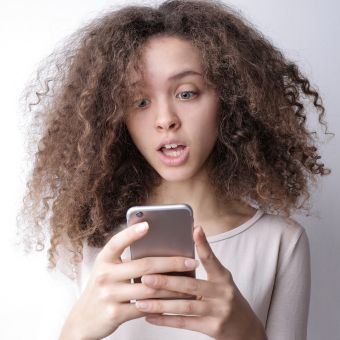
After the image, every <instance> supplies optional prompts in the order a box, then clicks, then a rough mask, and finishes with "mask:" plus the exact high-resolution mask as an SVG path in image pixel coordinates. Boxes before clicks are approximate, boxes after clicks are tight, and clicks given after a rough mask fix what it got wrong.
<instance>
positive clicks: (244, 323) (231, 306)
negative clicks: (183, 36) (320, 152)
mask: <svg viewBox="0 0 340 340" xmlns="http://www.w3.org/2000/svg"><path fill="white" fill-rule="evenodd" d="M143 57H144V63H145V74H144V76H145V78H144V83H143V86H142V88H143V93H142V92H140V93H137V98H135V99H136V101H134V103H137V104H138V105H136V106H133V107H132V108H131V110H130V112H129V115H128V118H127V120H126V124H127V127H128V130H129V133H130V135H131V137H132V139H133V141H134V143H135V145H136V146H137V148H138V149H139V150H140V152H141V153H142V154H143V156H144V157H145V159H146V160H147V161H148V162H149V163H150V164H151V165H152V166H153V168H154V169H155V170H156V171H157V172H158V173H159V175H160V176H161V177H162V179H163V182H162V184H161V186H160V187H158V188H157V190H155V191H154V192H153V193H152V195H151V196H150V198H149V201H148V202H146V204H148V203H149V204H162V203H168V204H169V203H182V202H186V203H189V204H190V205H191V206H192V207H193V210H194V216H195V222H196V224H202V227H200V226H198V225H196V227H195V229H194V233H193V238H194V242H195V246H196V249H197V254H198V256H199V260H200V263H201V264H202V265H203V267H204V269H205V271H206V273H207V280H200V279H194V278H190V277H185V276H169V275H165V274H161V273H166V272H174V271H188V270H192V269H194V268H196V267H197V264H198V263H196V262H195V261H193V262H194V263H193V266H191V267H186V266H185V260H191V261H192V259H186V258H183V257H178V256H174V257H149V258H142V259H138V260H132V261H126V262H123V261H122V260H121V255H122V253H123V251H124V249H125V248H126V247H128V246H129V245H130V244H132V243H133V242H135V241H136V240H137V239H139V238H141V237H143V236H145V235H146V233H147V229H146V230H144V231H141V232H137V227H138V226H140V225H141V224H136V225H132V226H130V227H128V228H126V229H124V230H122V231H120V232H119V233H117V234H115V235H114V236H113V237H112V238H111V240H110V241H109V242H108V243H107V244H106V245H105V247H104V248H103V249H102V250H101V251H100V253H99V254H98V256H97V258H96V260H95V264H94V267H93V270H92V272H91V275H90V279H89V281H88V284H87V286H86V288H85V290H84V292H83V293H82V295H81V296H80V298H79V300H78V301H77V302H76V304H75V305H74V307H73V308H72V310H71V312H70V315H69V317H68V318H67V320H66V323H65V325H64V327H63V330H62V334H61V337H60V339H63V340H65V339H74V338H77V339H88V340H90V339H91V340H92V339H101V338H103V337H106V336H108V335H110V334H112V333H113V332H114V331H115V330H116V329H117V328H118V327H119V326H120V325H121V324H123V323H124V322H126V321H128V320H131V319H135V318H140V317H146V321H148V322H150V323H152V324H154V325H161V326H168V327H175V328H184V329H189V330H194V331H197V332H201V333H204V334H207V335H208V336H210V337H212V338H214V339H217V340H246V339H247V340H252V339H254V340H255V339H261V340H262V339H267V338H266V335H265V331H264V328H263V325H262V324H261V322H260V320H259V319H258V318H257V316H256V314H255V313H254V312H253V310H252V309H251V307H250V305H249V304H248V302H247V301H246V299H245V298H244V297H243V296H242V294H241V293H240V291H239V290H238V288H237V286H236V285H235V283H234V281H233V278H232V274H231V273H230V271H229V270H228V269H227V268H225V267H224V266H223V265H222V264H221V263H220V262H219V260H218V259H217V257H216V256H215V255H214V253H213V251H212V250H211V248H210V245H209V243H208V241H207V239H206V235H208V234H211V235H213V234H216V233H220V232H223V231H226V230H229V229H232V228H233V227H235V226H238V225H239V224H241V223H243V222H244V221H246V220H247V219H249V218H250V217H251V216H252V215H253V214H254V209H253V208H251V207H249V206H246V205H245V204H242V203H241V202H238V201H233V202H230V204H228V205H227V206H225V205H221V204H220V203H219V202H218V200H217V199H216V197H215V195H214V193H213V189H212V188H211V187H210V185H209V181H208V177H207V176H208V175H207V169H208V167H209V162H208V157H209V155H210V153H211V150H212V148H213V146H214V143H215V142H216V138H217V112H218V104H219V103H218V98H217V96H216V94H215V92H214V90H213V89H212V88H209V87H208V86H206V84H204V83H203V81H202V78H201V77H199V76H192V75H191V76H186V77H185V78H181V79H176V80H171V81H169V77H171V76H172V75H174V74H178V73H180V72H181V71H183V70H184V69H192V70H195V71H197V72H199V73H201V72H202V69H201V64H200V56H199V51H197V50H196V49H195V48H194V46H192V45H191V44H190V43H188V42H185V41H182V40H180V39H177V38H173V37H172V38H153V39H151V40H150V41H149V42H148V43H147V44H146V46H145V50H144V54H143ZM131 76H132V78H133V77H134V76H135V75H133V74H132V75H131ZM137 80H139V79H136V78H135V79H133V81H137ZM185 91H194V92H197V95H195V96H187V95H186V94H187V92H185ZM138 95H139V96H138ZM183 98H185V99H183ZM144 99H145V100H144ZM141 103H142V104H141ZM139 106H143V109H141V108H140V107H139ZM166 137H173V138H179V139H180V140H181V141H182V140H183V141H184V142H185V143H186V145H187V146H188V147H189V151H190V153H189V158H188V160H187V162H186V163H184V164H183V165H181V166H178V167H168V166H165V165H164V164H163V163H162V162H160V160H159V155H158V154H157V151H156V149H157V146H158V145H159V143H160V142H162V141H163V140H164V138H166ZM197 222H198V223H197ZM136 277H142V283H140V284H139V283H138V284H131V283H130V279H131V278H136ZM188 296H195V297H196V299H190V300H188V299H181V298H183V297H188ZM160 297H162V298H163V299H162V300H159V299H157V298H160ZM170 297H176V298H177V299H176V300H173V299H169V300H167V299H166V298H170ZM134 299H138V300H144V301H137V302H136V303H135V304H133V303H130V300H134ZM142 302H143V303H144V305H143V304H142ZM162 313H174V314H180V315H175V316H174V315H162Z"/></svg>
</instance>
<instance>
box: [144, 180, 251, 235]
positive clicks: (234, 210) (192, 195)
mask: <svg viewBox="0 0 340 340" xmlns="http://www.w3.org/2000/svg"><path fill="white" fill-rule="evenodd" d="M178 203H187V204H189V205H190V206H191V207H192V209H193V213H194V224H195V225H201V226H202V228H203V229H204V231H205V233H206V235H207V236H210V235H216V234H219V233H222V232H224V231H227V230H231V229H233V228H235V227H237V226H239V225H240V224H242V223H244V222H245V221H246V220H248V219H249V218H250V217H252V216H253V215H254V213H255V211H256V209H254V208H252V207H251V206H249V205H248V204H246V203H244V202H242V201H241V200H230V201H228V202H221V200H219V199H218V197H216V194H215V192H214V190H213V188H212V186H211V184H210V183H209V181H208V179H207V178H200V179H195V180H189V181H183V182H166V181H164V182H163V183H162V184H161V185H160V186H158V187H157V188H156V189H155V190H154V192H153V193H152V195H151V196H150V197H149V199H148V200H147V202H146V204H178Z"/></svg>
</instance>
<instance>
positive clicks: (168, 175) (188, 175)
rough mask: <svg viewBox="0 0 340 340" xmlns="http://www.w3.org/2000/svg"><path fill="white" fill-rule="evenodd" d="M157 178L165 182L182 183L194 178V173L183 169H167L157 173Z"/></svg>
mask: <svg viewBox="0 0 340 340" xmlns="http://www.w3.org/2000/svg"><path fill="white" fill-rule="evenodd" d="M158 174H159V176H160V177H162V179H163V180H164V181H167V182H184V181H187V180H190V179H192V178H193V177H194V175H195V174H194V173H193V172H191V171H188V170H187V171H185V170H184V169H179V168H177V169H174V168H173V169H171V168H170V169H167V170H163V171H159V172H158Z"/></svg>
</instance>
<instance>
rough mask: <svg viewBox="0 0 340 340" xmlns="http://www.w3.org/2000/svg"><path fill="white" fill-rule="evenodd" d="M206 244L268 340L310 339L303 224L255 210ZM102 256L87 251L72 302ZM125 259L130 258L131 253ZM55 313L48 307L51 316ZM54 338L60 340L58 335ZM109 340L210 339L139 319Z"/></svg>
mask: <svg viewBox="0 0 340 340" xmlns="http://www.w3.org/2000/svg"><path fill="white" fill-rule="evenodd" d="M208 241H209V243H210V245H211V248H212V250H213V251H214V253H215V255H216V256H217V258H218V259H219V260H220V262H221V263H222V264H223V265H224V266H225V267H226V268H227V269H228V270H230V272H231V273H232V276H233V279H234V282H235V284H236V285H237V287H238V288H239V290H240V292H241V293H242V294H243V296H244V297H245V298H246V299H247V301H248V302H249V304H250V306H251V307H252V309H253V311H254V312H255V313H256V315H257V316H258V318H259V319H260V320H261V321H262V323H263V325H264V326H265V329H266V333H267V336H268V339H269V340H305V339H307V321H308V312H309V301H310V288H311V272H310V250H309V241H308V237H307V234H306V232H305V229H304V228H303V227H302V226H301V225H300V224H298V223H297V222H296V221H294V220H292V219H286V218H283V217H281V216H274V215H270V214H266V213H264V212H263V211H261V210H257V212H256V214H255V215H254V216H253V217H252V218H251V219H250V220H248V221H247V222H245V223H243V224H242V225H240V226H238V227H237V228H234V229H232V230H229V231H226V232H224V233H221V234H218V235H213V236H209V237H208ZM99 251H100V249H96V248H92V247H88V246H87V245H85V246H84V261H83V263H82V266H81V271H80V277H79V280H78V282H77V283H76V282H74V285H75V286H74V287H73V288H72V289H71V288H70V289H71V290H72V291H71V290H70V295H71V294H74V295H75V296H74V302H75V300H76V299H77V298H78V297H79V295H80V294H81V292H82V291H83V290H84V289H85V286H86V283H87V280H88V278H89V275H90V272H91V269H92V266H93V262H94V260H95V258H96V255H97V254H98V252H99ZM122 258H129V250H128V248H127V249H126V250H125V252H124V253H123V255H122ZM196 258H198V256H197V253H196ZM196 277H197V278H199V279H206V272H205V271H204V268H203V266H202V265H200V266H199V267H198V268H197V270H196ZM71 304H72V303H71ZM71 304H70V305H71ZM53 308H54V307H53V306H50V310H51V311H52V309H53ZM66 312H68V310H67V309H66V308H64V312H62V311H60V314H59V321H58V322H57V321H55V320H54V321H52V319H51V320H50V321H47V322H45V326H46V327H48V329H49V331H50V332H49V339H52V337H51V329H53V327H51V323H52V322H54V324H55V325H56V324H58V327H60V326H61V325H62V324H63V320H64V319H65V318H66V317H67V314H68V313H67V314H65V313H66ZM55 315H56V314H55ZM48 325H49V326H48ZM58 327H57V326H55V327H54V328H55V329H58ZM41 334H43V332H42V333H41ZM47 334H48V333H47ZM55 339H58V334H56V337H55ZM105 339H109V340H116V339H117V340H118V339H119V340H159V339H163V340H173V339H181V340H182V339H183V340H191V339H192V340H203V339H204V340H206V339H211V338H210V337H208V336H207V335H205V334H202V333H198V332H193V331H189V330H184V329H176V328H170V327H161V326H156V325H152V324H149V323H148V322H146V321H145V320H144V318H139V319H135V320H130V321H128V322H125V323H124V324H122V325H121V326H120V327H119V328H118V329H117V330H116V331H115V332H114V333H113V334H111V335H110V336H109V337H106V338H105Z"/></svg>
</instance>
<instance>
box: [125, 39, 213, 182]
mask: <svg viewBox="0 0 340 340" xmlns="http://www.w3.org/2000/svg"><path fill="white" fill-rule="evenodd" d="M142 57H143V62H144V68H143V71H144V75H143V79H139V78H138V77H137V76H136V74H133V73H132V74H131V75H130V77H131V82H132V83H135V82H138V86H137V88H136V92H135V95H134V97H133V98H132V105H131V106H130V109H129V112H128V115H127V118H126V126H127V129H128V131H129V133H130V136H131V138H132V140H133V142H134V143H135V145H136V147H137V148H138V149H139V151H140V152H141V154H142V155H143V156H144V157H145V159H146V160H147V161H148V163H149V164H150V165H151V166H152V167H153V168H154V169H155V170H156V171H157V172H158V174H159V175H160V176H161V177H162V178H163V179H164V180H166V181H185V180H189V179H193V178H195V177H197V176H200V175H202V174H204V173H205V174H206V166H207V159H208V157H209V155H210V153H211V151H212V149H213V147H214V145H215V142H216V139H217V131H218V128H217V112H218V107H219V100H218V97H217V95H216V92H215V91H214V89H213V88H212V87H209V86H208V85H207V84H206V83H205V82H204V79H203V77H202V66H201V59H200V54H199V51H198V50H197V49H196V47H194V46H193V45H192V44H191V43H189V42H187V41H184V40H181V39H179V38H174V37H161V38H160V37H157V38H151V39H150V40H149V41H148V42H147V43H146V45H145V46H144V49H143V55H142Z"/></svg>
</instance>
